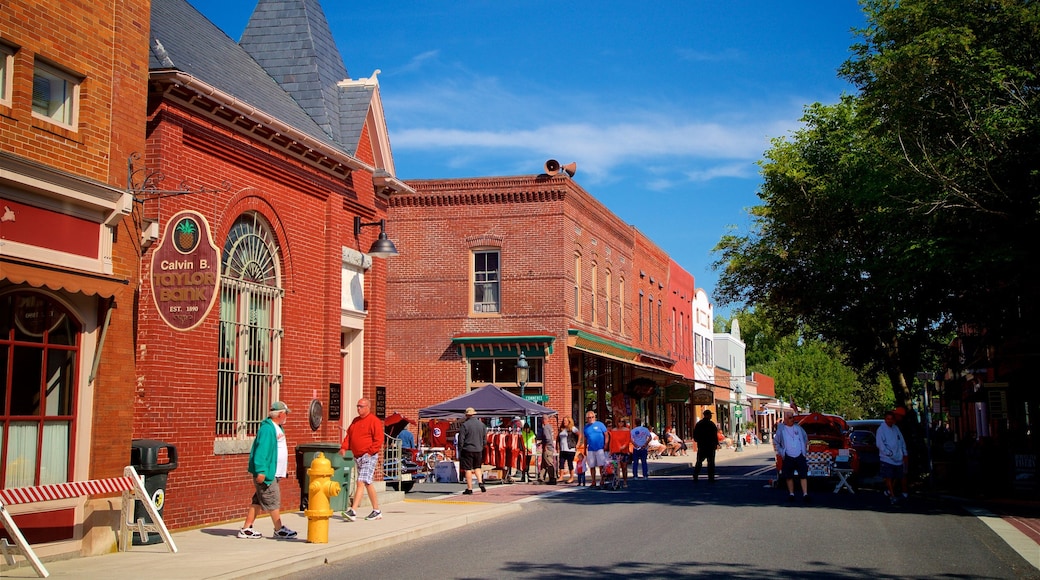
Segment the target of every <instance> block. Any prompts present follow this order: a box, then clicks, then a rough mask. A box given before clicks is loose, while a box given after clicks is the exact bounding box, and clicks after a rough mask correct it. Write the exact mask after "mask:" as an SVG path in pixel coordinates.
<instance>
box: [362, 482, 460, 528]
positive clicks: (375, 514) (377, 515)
mask: <svg viewBox="0 0 1040 580" xmlns="http://www.w3.org/2000/svg"><path fill="white" fill-rule="evenodd" d="M470 493H473V490H470ZM365 519H366V520H368V521H372V520H381V519H383V512H381V511H379V510H372V513H370V514H368V515H367V516H365Z"/></svg>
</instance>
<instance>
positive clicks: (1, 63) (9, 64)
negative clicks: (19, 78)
mask: <svg viewBox="0 0 1040 580" xmlns="http://www.w3.org/2000/svg"><path fill="white" fill-rule="evenodd" d="M12 70H14V51H13V50H12V49H10V48H8V47H7V46H6V45H4V44H0V104H2V105H7V106H8V107H10V106H11V71H12Z"/></svg>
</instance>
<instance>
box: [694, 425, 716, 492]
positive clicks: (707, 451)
mask: <svg viewBox="0 0 1040 580" xmlns="http://www.w3.org/2000/svg"><path fill="white" fill-rule="evenodd" d="M693 441H694V442H695V443H696V444H697V463H696V464H695V465H694V466H693V481H695V482H696V481H697V478H698V477H700V475H701V465H703V464H704V462H705V461H707V462H708V481H709V482H711V483H715V451H716V450H717V449H718V448H719V428H718V426H717V425H715V423H713V422H712V420H711V411H708V410H705V411H704V413H702V414H701V420H700V421H697V424H696V425H694V427H693Z"/></svg>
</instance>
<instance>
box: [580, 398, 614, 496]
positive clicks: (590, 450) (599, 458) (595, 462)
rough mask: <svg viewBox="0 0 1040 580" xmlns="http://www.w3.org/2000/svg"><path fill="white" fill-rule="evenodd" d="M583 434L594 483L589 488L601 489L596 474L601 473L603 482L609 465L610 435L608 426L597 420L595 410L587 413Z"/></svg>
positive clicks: (600, 478) (586, 457) (586, 456)
mask: <svg viewBox="0 0 1040 580" xmlns="http://www.w3.org/2000/svg"><path fill="white" fill-rule="evenodd" d="M582 435H583V436H584V439H585V461H586V462H587V464H588V466H589V473H590V474H591V476H592V485H591V486H590V488H589V489H599V484H597V483H596V481H597V479H596V474H597V473H599V480H598V481H600V482H602V481H603V474H604V473H605V468H606V466H607V453H606V446H607V439H608V437H609V435H608V434H607V426H606V425H604V424H603V423H602V422H600V421H597V420H596V413H595V411H588V412H586V413H585V428H584V429H583V430H582Z"/></svg>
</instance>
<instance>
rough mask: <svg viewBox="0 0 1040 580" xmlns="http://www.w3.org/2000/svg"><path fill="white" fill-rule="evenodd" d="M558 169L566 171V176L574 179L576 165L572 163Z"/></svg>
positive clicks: (576, 169) (576, 170)
mask: <svg viewBox="0 0 1040 580" xmlns="http://www.w3.org/2000/svg"><path fill="white" fill-rule="evenodd" d="M560 169H562V170H564V171H566V172H567V175H569V176H571V177H574V174H575V173H577V172H578V164H577V163H575V162H573V161H572V162H570V163H568V164H567V165H564V166H562V167H560Z"/></svg>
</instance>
